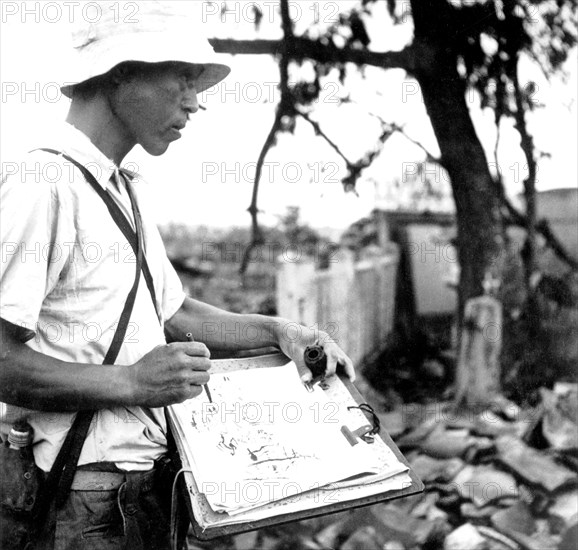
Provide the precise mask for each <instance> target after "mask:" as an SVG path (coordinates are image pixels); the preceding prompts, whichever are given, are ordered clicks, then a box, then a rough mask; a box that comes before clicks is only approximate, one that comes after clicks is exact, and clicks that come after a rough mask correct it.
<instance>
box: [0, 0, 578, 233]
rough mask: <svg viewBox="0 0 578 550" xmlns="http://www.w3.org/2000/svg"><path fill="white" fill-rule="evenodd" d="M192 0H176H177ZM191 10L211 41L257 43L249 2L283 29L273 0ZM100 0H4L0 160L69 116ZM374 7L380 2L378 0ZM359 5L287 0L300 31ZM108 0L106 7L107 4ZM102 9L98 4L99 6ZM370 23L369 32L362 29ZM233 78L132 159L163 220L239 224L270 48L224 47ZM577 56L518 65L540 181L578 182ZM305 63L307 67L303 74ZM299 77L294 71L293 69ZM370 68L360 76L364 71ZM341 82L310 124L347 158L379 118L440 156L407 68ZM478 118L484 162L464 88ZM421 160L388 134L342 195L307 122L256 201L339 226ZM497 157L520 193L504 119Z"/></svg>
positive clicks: (127, 5) (398, 39) (269, 102)
mask: <svg viewBox="0 0 578 550" xmlns="http://www.w3.org/2000/svg"><path fill="white" fill-rule="evenodd" d="M185 1H186V0H183V1H181V2H178V3H176V4H177V6H181V7H182V6H183V4H185ZM186 3H187V4H188V7H190V8H192V9H195V10H196V11H197V13H198V16H199V20H200V21H201V22H202V26H203V31H204V32H205V33H206V34H207V35H208V36H215V37H222V38H224V37H232V38H251V37H254V36H256V35H255V31H254V24H253V20H254V15H253V11H252V6H253V5H257V6H259V7H260V9H261V11H262V12H263V15H264V17H263V21H262V26H261V30H260V32H259V34H258V35H257V36H259V37H263V38H275V37H279V36H280V30H279V23H280V21H279V15H278V14H277V12H276V2H275V1H273V0H271V1H267V0H263V1H244V0H241V1H230V0H228V1H227V7H228V11H227V12H225V13H222V7H223V4H224V2H222V1H217V2H208V3H207V2H203V1H202V0H194V1H193V2H186ZM95 4H97V3H95V2H34V1H28V2H6V1H4V0H3V1H2V2H1V3H0V6H1V8H2V19H1V26H0V81H1V86H2V102H1V103H0V118H1V121H2V123H1V128H0V162H2V163H4V162H8V161H11V160H12V159H14V158H17V157H18V155H19V153H20V152H21V151H26V150H27V149H29V148H31V147H33V146H38V145H42V140H43V139H44V136H49V135H50V132H51V131H52V130H53V128H54V127H55V126H56V125H57V124H58V123H59V122H60V121H62V120H63V119H64V118H65V117H66V113H67V110H68V106H69V101H68V100H67V99H66V98H64V97H62V96H61V95H60V94H59V91H58V83H61V82H65V81H66V80H67V74H68V78H70V76H69V74H70V67H71V57H70V56H71V48H70V27H71V21H73V22H74V21H76V22H78V20H80V19H86V18H88V19H90V18H92V19H97V18H98V15H99V14H98V9H99V6H98V5H96V7H95ZM109 4H111V5H112V6H114V8H113V9H116V10H117V12H116V13H117V14H118V16H119V17H124V18H131V17H132V16H133V14H132V11H133V9H134V6H135V4H134V3H132V2H125V1H119V2H111V3H109ZM382 4H385V2H384V3H382ZM352 5H355V2H352V1H349V0H338V1H329V0H319V1H313V0H312V1H308V0H307V1H303V0H300V1H299V2H298V3H297V2H291V9H292V17H293V18H294V21H295V23H296V31H297V32H302V31H303V30H304V29H305V28H307V27H308V26H310V25H311V24H312V23H314V22H319V24H320V25H321V26H323V25H327V24H331V23H332V22H334V21H335V19H336V16H337V14H338V12H339V10H345V9H347V8H349V7H351V6H352ZM106 6H108V5H106ZM100 9H104V8H103V5H102V4H101V6H100ZM370 25H374V26H375V29H377V28H378V26H379V30H380V32H379V34H376V36H378V37H379V38H378V39H376V40H375V41H374V42H373V43H372V48H373V49H375V50H377V51H383V50H387V49H400V48H402V47H403V46H404V44H406V43H407V41H408V40H409V38H410V36H411V27H410V25H404V26H401V27H393V26H392V25H389V24H388V19H387V18H386V17H383V18H382V19H378V18H376V19H375V20H374V21H372V22H371V23H370ZM370 30H371V29H370ZM223 59H224V60H225V62H226V63H230V64H231V66H232V73H231V75H230V76H229V77H228V79H227V80H225V81H224V82H223V83H222V84H220V85H219V86H217V87H215V88H214V89H213V90H212V91H211V92H206V93H204V94H202V95H201V97H200V100H201V102H202V103H203V104H204V105H205V106H206V108H207V109H206V111H199V112H198V113H197V114H195V115H194V116H193V117H192V120H191V122H190V123H189V125H188V126H187V129H186V130H185V131H184V132H183V137H182V138H181V139H180V140H179V141H177V142H175V143H173V144H171V146H170V148H169V150H168V152H167V153H166V154H165V155H163V156H162V157H150V156H148V155H147V154H146V153H144V151H142V149H140V148H139V147H137V148H135V150H134V151H133V152H131V154H130V155H129V157H127V159H126V163H128V164H129V165H132V166H133V167H136V168H138V171H139V172H140V173H141V174H142V175H143V176H144V179H145V180H147V181H148V182H149V185H148V192H149V193H150V195H151V197H152V198H153V200H154V201H155V206H156V215H157V220H158V222H159V223H161V224H166V223H169V222H174V223H184V224H189V225H214V226H219V227H226V226H231V225H241V226H247V225H248V224H249V221H250V218H249V215H248V213H247V211H246V209H247V207H248V206H249V203H250V199H251V190H252V177H253V174H254V167H255V164H256V160H257V157H258V155H259V152H260V150H261V147H262V145H263V142H264V140H265V138H266V136H267V134H268V132H269V129H270V126H271V124H272V122H273V116H274V108H275V103H276V100H277V99H278V94H277V91H276V85H277V82H278V71H277V67H276V64H275V61H274V60H273V59H272V58H270V57H269V56H235V57H230V56H223ZM575 67H576V52H573V54H572V56H571V59H570V60H569V62H568V64H567V68H568V73H569V74H568V78H567V81H566V82H564V81H562V80H561V79H553V80H552V81H550V82H548V81H546V80H545V79H544V78H541V76H540V74H539V73H538V72H537V71H536V70H535V68H534V67H533V66H531V65H530V64H529V63H526V64H525V65H524V67H523V77H525V78H526V79H530V78H531V79H534V80H536V82H537V91H536V93H535V98H536V99H537V100H538V101H540V102H541V103H544V104H545V105H546V107H545V108H544V109H539V110H536V111H535V112H534V113H532V114H531V115H529V127H530V130H531V131H532V133H533V135H534V137H535V141H536V145H537V148H538V149H539V150H541V151H544V152H548V153H550V155H551V158H549V159H542V160H541V161H540V164H539V171H538V183H537V187H538V189H539V190H546V189H552V188H556V187H575V186H576V182H577V164H576V148H577V144H578V139H577V125H576V88H577V85H576V69H575ZM308 70H309V68H308V67H307V66H305V67H304V68H303V69H302V71H303V73H302V74H304V75H306V74H307V71H308ZM297 76H298V74H297V73H296V72H294V73H293V76H292V78H297ZM363 76H365V78H363ZM346 84H347V85H346V87H344V86H343V85H341V84H340V83H339V81H338V79H337V74H331V75H330V78H329V79H328V80H327V82H326V83H325V85H324V88H323V90H322V93H321V98H320V101H319V102H318V104H317V105H316V106H315V110H314V114H313V115H312V116H313V117H314V118H315V119H316V120H318V121H320V122H321V125H322V127H323V129H324V131H325V132H326V133H327V134H328V135H329V136H331V138H332V139H333V140H334V141H335V142H336V143H338V144H339V146H340V147H341V148H342V149H343V151H344V152H345V153H346V155H347V156H348V157H349V158H350V159H351V160H357V159H358V158H359V157H361V156H362V155H363V154H364V153H365V152H366V151H367V150H369V149H373V148H374V146H375V144H376V142H377V141H376V140H377V136H378V135H379V131H380V127H379V124H378V122H377V119H376V118H375V117H374V116H372V115H371V114H368V112H369V113H373V114H375V115H379V116H380V117H381V118H382V119H384V120H386V121H389V122H395V123H397V124H399V125H403V126H404V127H405V131H406V133H407V134H408V135H409V136H411V137H412V138H413V139H415V140H417V141H419V142H420V143H422V144H423V145H424V146H425V147H426V148H427V149H428V150H430V151H431V152H432V153H433V154H437V153H438V152H439V151H438V149H437V146H436V142H435V138H434V136H433V132H432V129H431V126H430V123H429V120H428V118H427V115H426V112H425V108H424V105H423V102H422V100H421V96H420V93H419V89H418V87H417V85H416V83H415V82H414V81H412V80H408V79H407V78H406V76H405V74H404V72H403V71H400V70H390V71H382V70H378V69H373V68H367V69H366V70H365V71H364V72H363V75H362V74H361V73H359V72H357V71H352V72H351V73H350V77H349V78H348V80H347V83H346ZM346 94H348V95H350V97H351V99H352V102H351V103H349V104H346V105H340V104H339V102H338V97H340V96H342V95H346ZM468 103H469V105H470V108H471V112H472V117H473V120H474V123H475V126H476V129H477V132H478V135H479V136H480V138H481V140H482V143H483V144H484V147H485V148H486V151H487V155H488V158H490V159H491V158H493V147H494V143H495V138H496V132H495V127H494V123H493V117H492V113H490V112H487V111H486V112H483V111H481V110H480V109H479V102H478V100H477V98H476V97H475V95H473V94H472V95H470V96H468ZM423 159H424V155H423V152H422V151H421V149H419V148H418V147H416V146H415V145H413V144H412V143H411V142H410V141H408V140H407V139H406V138H405V137H403V136H401V135H396V136H394V137H392V138H391V139H390V140H389V141H388V143H387V144H386V146H385V148H384V150H383V152H382V153H381V155H380V156H379V157H378V158H377V160H376V161H375V163H374V165H373V166H372V167H370V168H369V169H368V170H366V171H365V172H364V174H363V177H362V179H361V181H360V182H359V184H358V188H357V194H354V193H344V191H343V188H342V186H341V184H340V181H341V179H342V178H343V177H344V176H345V174H346V171H345V167H344V164H343V162H342V161H341V159H340V158H339V157H338V156H336V154H335V153H334V152H333V151H332V150H331V148H330V147H329V146H328V145H327V144H326V143H324V142H323V140H321V139H320V138H319V137H317V136H315V135H314V132H313V131H312V129H311V128H310V127H309V125H308V124H307V123H306V122H304V121H301V122H299V123H298V126H297V129H296V131H295V133H294V135H282V136H280V138H279V140H278V143H277V146H276V147H275V148H274V149H272V150H271V152H270V153H269V156H268V157H267V159H266V164H265V170H264V177H263V180H262V184H261V188H260V194H259V207H260V209H261V210H262V212H263V213H262V215H261V220H262V221H263V222H264V223H269V224H274V223H275V222H276V221H277V220H278V217H279V216H280V215H282V214H283V213H284V212H285V210H286V208H287V206H289V205H296V206H299V207H300V209H301V214H302V218H303V219H304V220H305V221H307V222H308V223H310V224H312V225H314V226H317V227H323V226H329V227H335V228H343V229H344V228H346V227H347V226H348V225H349V224H351V223H352V222H354V221H356V220H357V219H359V218H360V217H362V216H365V215H367V214H368V213H369V212H370V211H371V210H372V209H373V208H374V207H375V206H376V205H378V206H384V207H393V208H395V207H396V206H399V203H400V192H399V189H397V188H395V187H393V186H392V182H393V181H394V180H396V179H397V180H400V181H403V180H404V178H407V177H408V176H409V175H410V174H411V173H413V172H414V171H415V169H416V166H417V164H416V163H419V162H422V161H423ZM499 163H500V166H501V169H502V173H503V176H504V178H505V181H506V185H507V191H508V193H509V194H510V195H511V196H514V195H516V194H517V193H519V192H520V191H521V190H522V180H523V178H524V176H525V175H526V173H527V168H525V162H524V159H523V156H522V153H521V150H520V148H519V136H518V135H517V134H516V132H515V131H514V130H513V128H512V125H511V123H506V124H504V125H503V127H502V136H501V147H500V149H499ZM429 170H430V171H431V173H430V177H432V178H434V179H435V180H437V181H440V182H441V183H444V182H445V185H446V187H447V181H446V179H447V178H446V177H445V175H444V173H443V172H442V171H441V170H439V169H437V168H435V167H429Z"/></svg>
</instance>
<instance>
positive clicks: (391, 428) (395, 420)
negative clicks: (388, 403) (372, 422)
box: [376, 408, 406, 439]
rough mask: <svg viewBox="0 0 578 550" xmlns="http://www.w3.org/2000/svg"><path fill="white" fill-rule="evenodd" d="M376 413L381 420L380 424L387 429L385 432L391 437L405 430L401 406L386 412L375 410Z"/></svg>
mask: <svg viewBox="0 0 578 550" xmlns="http://www.w3.org/2000/svg"><path fill="white" fill-rule="evenodd" d="M376 414H377V416H378V418H379V421H380V422H381V426H382V427H383V428H385V429H386V430H387V433H388V434H389V435H390V437H392V438H393V439H395V438H397V437H399V436H400V435H401V434H402V433H403V432H405V430H406V425H405V422H404V419H403V412H402V410H401V408H398V409H395V410H394V411H391V412H386V413H382V412H379V411H376Z"/></svg>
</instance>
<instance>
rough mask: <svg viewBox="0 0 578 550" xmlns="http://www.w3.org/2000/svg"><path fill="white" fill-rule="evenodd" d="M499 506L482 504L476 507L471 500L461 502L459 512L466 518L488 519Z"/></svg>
mask: <svg viewBox="0 0 578 550" xmlns="http://www.w3.org/2000/svg"><path fill="white" fill-rule="evenodd" d="M498 510H499V508H498V507H497V506H492V505H488V506H483V507H481V508H478V507H477V506H476V505H475V504H473V503H472V502H462V504H461V505H460V514H461V515H462V516H463V517H464V518H465V519H467V520H476V521H477V520H488V519H489V518H490V517H491V516H492V515H493V514H495V513H496V512H497V511H498Z"/></svg>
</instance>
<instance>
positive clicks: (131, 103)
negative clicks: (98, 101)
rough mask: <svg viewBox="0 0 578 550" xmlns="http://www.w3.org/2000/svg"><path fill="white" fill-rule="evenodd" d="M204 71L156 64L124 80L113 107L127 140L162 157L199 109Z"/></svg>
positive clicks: (194, 66)
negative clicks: (199, 87)
mask: <svg viewBox="0 0 578 550" xmlns="http://www.w3.org/2000/svg"><path fill="white" fill-rule="evenodd" d="M201 72H202V66H197V65H189V64H186V63H173V62H171V63H155V64H151V65H147V66H143V67H142V68H139V69H138V70H136V71H134V72H132V71H131V73H130V76H129V77H128V78H126V79H122V80H121V81H120V83H119V84H118V87H117V88H116V90H115V91H114V92H113V93H112V95H111V97H110V105H111V109H112V111H113V112H114V114H115V115H116V117H117V119H118V120H119V122H120V123H121V124H122V126H123V130H124V133H125V135H126V137H127V139H128V140H131V141H133V142H134V144H136V143H138V144H140V145H141V146H142V147H143V149H144V150H145V151H147V153H149V154H151V155H155V156H158V155H162V154H163V153H164V152H165V151H166V150H167V148H168V146H169V144H170V143H171V142H173V141H175V140H177V139H179V138H180V137H181V130H182V129H183V128H184V127H185V125H186V123H187V120H188V118H189V115H190V114H192V113H196V112H197V111H198V109H199V104H198V101H197V92H196V89H195V82H196V79H197V78H198V77H199V75H200V73H201Z"/></svg>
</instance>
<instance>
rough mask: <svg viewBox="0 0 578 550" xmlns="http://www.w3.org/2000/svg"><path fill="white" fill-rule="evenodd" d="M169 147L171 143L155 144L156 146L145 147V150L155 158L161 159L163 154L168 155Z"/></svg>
mask: <svg viewBox="0 0 578 550" xmlns="http://www.w3.org/2000/svg"><path fill="white" fill-rule="evenodd" d="M169 145H170V144H169V143H155V144H154V145H147V146H145V145H143V149H144V150H145V151H146V152H147V153H148V154H149V155H152V156H153V157H160V156H161V155H162V154H164V153H166V151H167V149H168V148H169Z"/></svg>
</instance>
